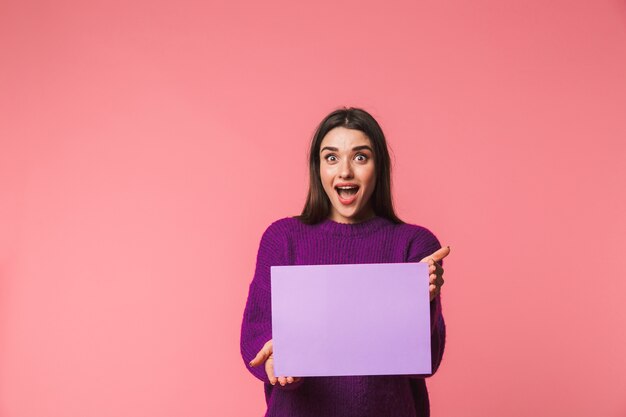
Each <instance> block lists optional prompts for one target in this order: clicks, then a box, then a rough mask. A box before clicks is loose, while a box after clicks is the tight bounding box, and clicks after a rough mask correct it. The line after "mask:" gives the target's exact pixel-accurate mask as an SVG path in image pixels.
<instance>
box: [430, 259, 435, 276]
mask: <svg viewBox="0 0 626 417" xmlns="http://www.w3.org/2000/svg"><path fill="white" fill-rule="evenodd" d="M431 261H432V259H431ZM433 262H434V261H433ZM433 272H437V265H434V264H432V265H430V266H429V267H428V273H430V274H432V273H433Z"/></svg>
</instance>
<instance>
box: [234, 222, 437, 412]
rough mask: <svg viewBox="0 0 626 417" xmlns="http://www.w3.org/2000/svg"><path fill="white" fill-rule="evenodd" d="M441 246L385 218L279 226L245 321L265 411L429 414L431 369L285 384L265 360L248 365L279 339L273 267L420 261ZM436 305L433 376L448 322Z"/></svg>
mask: <svg viewBox="0 0 626 417" xmlns="http://www.w3.org/2000/svg"><path fill="white" fill-rule="evenodd" d="M440 247H441V245H440V243H439V241H438V240H437V238H436V237H435V235H433V234H432V233H431V232H430V231H429V230H428V229H426V228H424V227H421V226H416V225H412V224H395V223H393V222H391V221H390V220H388V219H386V218H383V217H373V218H371V219H368V220H366V221H364V222H361V223H356V224H345V223H337V222H335V221H332V220H330V219H327V220H324V221H322V222H321V223H318V224H315V225H306V224H303V223H302V222H300V221H299V220H298V219H296V218H294V217H285V218H283V219H280V220H277V221H275V222H274V223H272V224H271V225H270V226H269V227H268V228H267V229H266V230H265V232H264V233H263V236H262V237H261V244H260V246H259V251H258V255H257V261H256V270H255V273H254V278H253V279H252V282H251V284H250V289H249V294H248V300H247V303H246V308H245V311H244V315H243V323H242V326H241V355H242V357H243V361H244V363H245V364H246V367H247V368H248V370H249V371H250V372H251V373H252V374H253V375H254V376H256V377H257V378H258V379H260V380H261V381H263V382H264V387H265V399H266V402H267V413H266V414H265V416H266V417H269V416H272V417H273V416H277V417H309V416H311V417H313V416H315V417H335V416H336V417H350V416H354V417H357V416H358V417H385V416H389V417H424V416H429V415H430V411H429V402H428V391H427V390H426V383H425V381H424V378H425V377H428V376H430V375H431V374H429V375H383V376H339V377H304V378H302V379H301V380H300V381H299V382H296V383H293V384H287V385H286V386H284V387H282V386H281V385H280V384H279V383H277V384H276V385H271V384H270V383H269V380H268V378H267V375H266V373H265V367H264V366H263V365H259V366H257V367H254V368H253V367H250V366H249V365H248V363H249V362H250V361H251V360H252V359H253V358H254V357H255V356H256V354H257V352H258V351H259V350H260V349H261V348H262V347H263V345H264V344H265V343H266V342H267V341H268V340H270V339H271V338H272V320H271V298H270V266H272V265H322V264H358V263H397V262H419V261H420V260H421V259H422V258H424V257H425V256H428V255H430V254H431V253H433V252H435V251H436V250H437V249H439V248H440ZM430 304H431V311H430V316H431V317H430V318H431V331H432V337H431V340H432V342H431V349H432V350H431V352H432V370H433V374H434V373H435V372H436V371H437V368H438V367H439V363H440V362H441V358H442V356H443V351H444V346H445V336H446V327H445V322H444V320H443V316H442V314H441V300H440V296H437V297H436V298H435V299H434V300H433V301H432V302H431V303H430ZM290 376H298V375H290Z"/></svg>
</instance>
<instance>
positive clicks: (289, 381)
mask: <svg viewBox="0 0 626 417" xmlns="http://www.w3.org/2000/svg"><path fill="white" fill-rule="evenodd" d="M287 383H288V384H292V383H293V377H291V376H288V377H287Z"/></svg>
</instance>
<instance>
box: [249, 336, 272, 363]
mask: <svg viewBox="0 0 626 417" xmlns="http://www.w3.org/2000/svg"><path fill="white" fill-rule="evenodd" d="M273 351H274V350H273V347H272V341H271V340H269V341H268V342H267V343H265V345H263V347H262V348H261V350H259V353H257V354H256V356H255V357H254V359H252V360H251V361H250V366H257V365H260V364H262V363H263V362H265V361H266V360H267V358H269V357H270V355H271V354H272V352H273Z"/></svg>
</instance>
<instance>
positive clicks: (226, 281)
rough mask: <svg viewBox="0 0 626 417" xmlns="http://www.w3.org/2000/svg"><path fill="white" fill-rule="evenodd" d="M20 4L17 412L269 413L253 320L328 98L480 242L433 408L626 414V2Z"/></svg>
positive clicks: (13, 247)
mask: <svg viewBox="0 0 626 417" xmlns="http://www.w3.org/2000/svg"><path fill="white" fill-rule="evenodd" d="M128 3H129V2H126V1H119V0H118V1H98V2H93V1H91V2H81V1H74V2H70V1H54V2H53V1H40V2H28V1H21V0H20V1H18V0H8V1H7V0H5V1H3V2H2V3H1V4H0V48H1V49H0V52H1V55H0V56H1V57H2V58H1V59H2V63H1V65H0V91H1V93H0V140H1V142H0V415H1V416H2V417H31V416H37V417H57V416H63V417H85V416H89V417H104V416H107V417H108V416H124V417H140V416H141V417H143V416H146V417H148V416H150V417H171V416H189V417H193V416H198V417H200V416H233V417H235V416H237V417H238V416H244V415H261V414H262V412H263V410H264V400H263V393H262V385H261V384H260V382H258V381H257V380H256V379H254V378H253V377H252V376H251V375H250V374H248V373H247V371H246V370H245V369H244V366H243V363H242V361H241V359H240V356H239V344H238V343H239V326H240V322H241V315H242V312H243V307H244V303H245V297H246V292H247V288H248V284H249V281H250V280H251V278H252V273H253V271H254V264H255V257H256V251H257V248H258V243H259V239H260V236H261V233H262V232H263V230H264V229H265V227H267V225H268V224H269V223H270V222H272V221H273V220H275V219H278V218H280V217H284V216H288V215H294V214H297V213H299V210H300V209H301V207H302V205H303V203H304V196H305V192H306V187H307V183H306V181H307V177H306V169H307V168H306V150H307V146H308V142H309V140H310V136H311V133H312V131H313V129H314V127H315V125H316V123H318V122H319V120H320V119H321V118H322V117H323V116H324V115H325V114H326V113H327V112H329V111H330V110H332V109H334V108H336V107H337V106H340V105H355V106H363V107H364V108H366V109H368V110H369V111H371V112H372V113H373V114H374V115H375V116H376V117H377V118H378V119H379V121H380V122H381V124H382V125H383V128H384V129H385V131H386V133H387V135H388V138H389V143H390V146H391V148H392V151H393V155H394V162H395V165H394V169H395V171H394V187H395V188H394V189H395V200H396V202H397V207H398V212H399V214H400V216H401V218H403V219H404V220H406V221H408V222H411V223H416V224H422V225H425V226H427V227H429V228H430V229H431V230H433V231H434V232H435V233H436V234H437V235H438V236H439V237H440V239H441V240H442V243H444V244H449V245H451V247H452V253H451V255H450V256H449V257H448V258H447V261H446V279H447V281H446V285H445V286H444V292H443V303H444V312H445V317H446V320H447V324H448V344H447V349H446V354H445V357H444V362H443V364H442V367H441V369H440V371H439V373H438V374H437V375H436V376H435V377H434V378H432V379H431V380H430V382H429V384H430V385H429V387H430V391H431V401H432V411H433V416H446V417H484V416H508V417H516V416H520V417H522V416H524V417H526V416H531V415H532V416H569V417H583V416H584V417H587V416H606V417H620V416H624V415H626V399H624V398H625V397H624V392H626V378H625V377H624V375H626V360H624V353H625V352H626V332H625V331H624V329H625V328H626V308H625V307H624V302H625V301H626V279H625V277H626V256H624V253H623V252H624V249H625V248H626V216H625V215H624V213H626V192H625V191H624V190H625V189H626V187H625V184H626V168H625V165H626V144H625V141H626V3H625V2H624V1H622V0H620V1H608V0H607V1H599V0H587V1H571V0H569V1H550V2H548V1H539V0H534V1H526V2H520V1H515V2H513V1H508V2H507V1H500V0H490V1H487V0H477V1H446V2H414V1H406V2H364V1H350V2H342V3H341V4H337V3H336V2H331V1H326V2H322V3H320V2H319V1H318V2H315V3H314V4H311V5H309V6H303V5H301V4H299V2H292V1H282V2H278V1H271V2H269V3H268V2H252V1H251V2H233V1H209V2H207V1H185V2H173V1H170V2H163V1H142V2H133V4H132V5H129V4H128Z"/></svg>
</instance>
